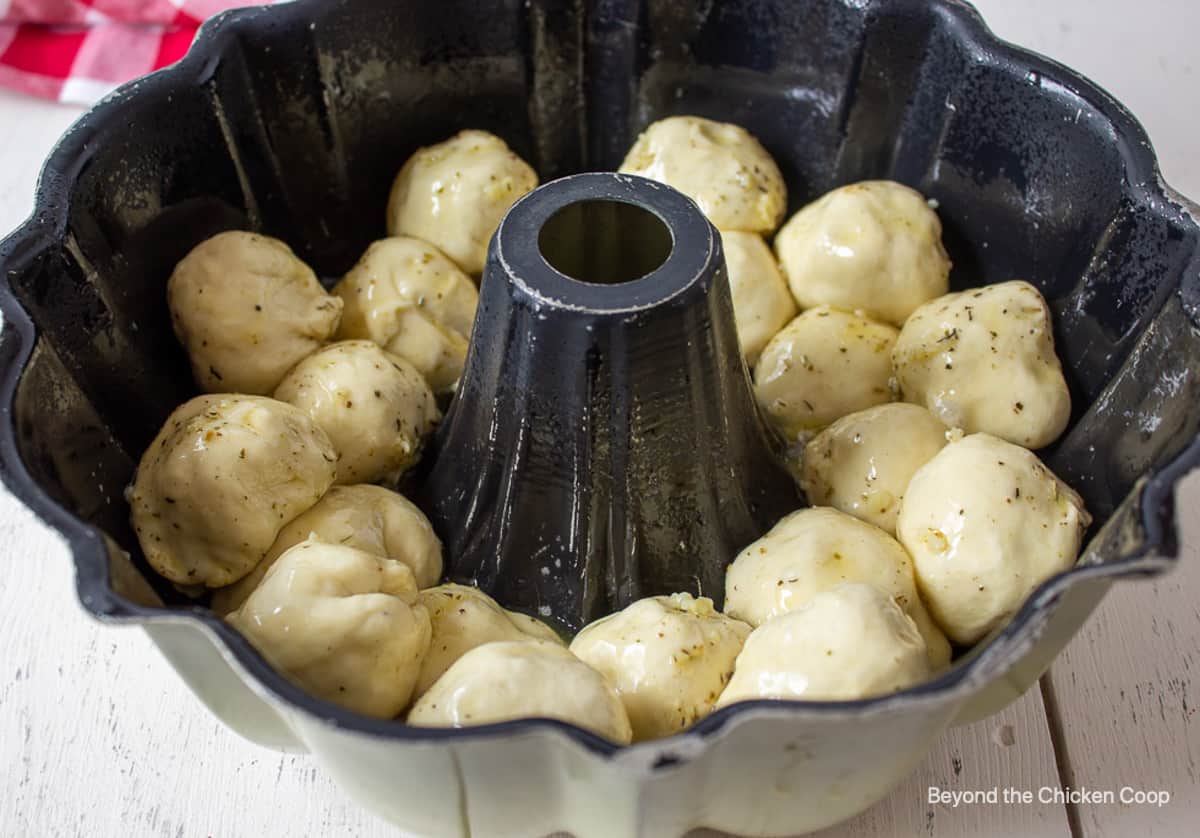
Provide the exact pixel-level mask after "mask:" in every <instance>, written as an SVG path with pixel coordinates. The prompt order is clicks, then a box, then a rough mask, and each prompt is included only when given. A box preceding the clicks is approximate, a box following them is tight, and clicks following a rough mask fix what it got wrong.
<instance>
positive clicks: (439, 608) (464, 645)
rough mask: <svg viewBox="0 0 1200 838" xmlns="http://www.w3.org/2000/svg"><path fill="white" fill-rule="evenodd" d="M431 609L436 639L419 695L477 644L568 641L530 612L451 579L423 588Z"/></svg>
mask: <svg viewBox="0 0 1200 838" xmlns="http://www.w3.org/2000/svg"><path fill="white" fill-rule="evenodd" d="M420 602H421V604H422V605H424V606H425V608H426V609H427V610H428V611H429V618H430V620H431V621H432V624H433V640H432V642H431V643H430V644H429V654H428V655H427V656H426V657H425V661H424V663H423V664H422V665H421V675H420V678H419V679H418V681H417V693H416V694H417V695H418V696H419V695H422V694H423V693H424V692H425V691H426V690H428V689H429V688H430V687H431V686H432V685H433V683H434V682H435V681H437V679H438V678H440V677H441V676H442V673H444V672H445V671H446V670H447V669H449V668H450V666H451V665H452V664H453V663H454V662H455V661H456V660H458V659H459V658H461V657H462V656H463V655H465V654H466V653H467V652H469V651H471V650H472V649H474V648H475V647H476V646H482V645H483V644H484V643H492V642H495V641H497V640H514V641H515V640H544V641H547V642H550V643H557V644H559V645H564V644H563V641H562V640H561V639H559V636H558V635H557V634H555V633H554V629H552V628H550V627H549V626H548V625H546V624H545V623H543V622H542V621H541V620H538V619H535V618H534V617H530V616H529V615H527V614H518V613H517V612H515V611H509V610H507V609H506V608H503V607H502V606H501V605H500V604H499V603H498V602H496V600H494V599H492V598H491V597H490V596H488V595H487V594H486V593H484V592H483V591H481V590H480V589H479V588H472V587H469V586H467V585H456V584H453V583H448V584H445V585H438V586H437V587H435V588H429V589H428V590H425V591H421V594H420Z"/></svg>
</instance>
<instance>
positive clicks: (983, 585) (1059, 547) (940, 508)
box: [896, 434, 1092, 644]
mask: <svg viewBox="0 0 1200 838" xmlns="http://www.w3.org/2000/svg"><path fill="white" fill-rule="evenodd" d="M1091 520H1092V519H1091V516H1090V515H1088V513H1087V510H1085V509H1084V506H1083V500H1082V499H1080V497H1079V495H1077V494H1075V492H1073V491H1071V489H1070V488H1069V487H1068V486H1067V485H1066V484H1065V483H1063V482H1062V481H1061V480H1059V479H1058V478H1057V477H1056V476H1055V475H1054V474H1053V473H1052V472H1051V471H1050V470H1049V469H1048V468H1046V467H1045V466H1044V465H1043V464H1042V462H1041V460H1039V459H1038V458H1037V457H1036V456H1035V455H1034V454H1032V453H1030V452H1029V451H1026V450H1025V449H1024V448H1021V447H1020V446H1018V445H1013V444H1012V443H1010V442H1005V441H1004V440H1002V439H998V438H996V437H994V436H989V435H988V434H973V435H971V436H968V437H964V438H963V439H961V440H959V441H958V442H951V443H950V444H949V445H947V446H946V447H945V448H943V449H942V450H941V451H940V452H939V453H938V454H937V455H936V456H935V457H934V458H933V459H932V460H930V461H929V462H928V463H926V464H925V465H924V466H923V467H922V468H921V469H920V470H919V471H918V472H917V473H916V475H915V476H914V477H913V479H912V482H911V483H909V484H908V491H907V492H906V493H905V495H904V504H903V505H902V506H901V507H900V519H899V521H898V523H897V525H896V531H897V533H898V534H899V537H900V541H901V542H902V543H903V544H904V546H905V548H906V549H907V550H908V552H909V553H910V554H911V555H912V559H913V566H914V568H915V569H916V574H917V584H918V585H919V586H920V588H921V594H922V596H924V598H925V601H926V602H927V603H928V604H929V610H930V611H932V612H933V616H934V618H935V619H936V620H937V621H938V624H939V625H940V626H941V627H942V629H943V630H944V631H945V632H946V634H948V635H950V637H951V639H953V640H954V641H955V642H957V643H962V644H968V643H974V642H975V641H977V640H979V639H980V638H982V637H983V636H984V635H986V634H987V633H988V632H990V631H991V630H992V629H994V628H996V627H997V626H999V625H1000V624H1001V623H1003V622H1004V621H1005V620H1007V619H1008V618H1009V617H1010V616H1012V615H1013V614H1014V613H1015V612H1016V611H1017V609H1018V608H1020V607H1021V604H1022V603H1024V602H1025V599H1026V598H1027V597H1028V596H1029V594H1030V593H1032V592H1033V589H1034V588H1036V587H1037V586H1038V585H1040V584H1041V583H1042V582H1044V581H1045V580H1047V579H1049V578H1050V577H1051V576H1053V575H1054V574H1056V573H1059V572H1061V571H1064V570H1066V569H1067V568H1069V567H1071V565H1073V564H1074V563H1075V558H1076V556H1078V554H1079V545H1080V543H1081V542H1082V540H1083V533H1084V531H1085V530H1086V529H1087V527H1088V524H1090V523H1091Z"/></svg>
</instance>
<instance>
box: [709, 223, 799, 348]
mask: <svg viewBox="0 0 1200 838" xmlns="http://www.w3.org/2000/svg"><path fill="white" fill-rule="evenodd" d="M721 242H722V244H723V245H724V249H725V265H726V268H727V269H728V271H729V293H730V296H732V297H733V317H734V320H735V321H736V322H737V331H738V343H739V344H740V345H741V348H742V354H743V355H744V356H746V363H748V364H750V366H751V367H753V366H754V362H755V361H757V360H758V356H759V355H760V354H762V350H763V347H764V346H766V345H767V341H769V340H770V339H771V338H772V337H774V336H775V333H776V332H778V331H779V330H780V329H782V328H783V327H784V326H786V325H787V324H788V322H789V321H790V320H791V319H792V318H793V317H795V316H796V301H795V300H793V299H792V292H791V291H789V290H788V287H787V283H786V282H784V280H783V275H782V274H781V273H779V266H778V265H776V264H775V257H774V256H772V255H771V249H770V248H768V247H767V244H766V242H764V241H763V239H762V236H760V235H758V234H756V233H738V232H722V233H721Z"/></svg>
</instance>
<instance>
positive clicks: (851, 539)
mask: <svg viewBox="0 0 1200 838" xmlns="http://www.w3.org/2000/svg"><path fill="white" fill-rule="evenodd" d="M844 582H869V583H871V584H872V585H875V586H876V587H878V588H879V589H880V590H882V591H884V592H886V593H887V594H888V595H889V596H891V597H892V598H893V599H895V600H896V602H897V603H899V605H900V607H901V608H903V609H904V611H905V612H906V613H907V614H908V615H909V616H910V617H912V618H913V621H914V622H915V623H916V624H917V628H918V629H919V630H920V632H921V635H922V636H923V637H924V638H925V643H926V645H927V646H928V647H929V662H930V664H931V665H932V666H934V667H935V668H940V667H942V666H945V665H946V664H947V663H949V661H950V644H949V643H948V642H947V641H946V638H945V637H944V636H943V635H942V632H941V631H940V630H939V629H938V627H937V626H936V625H935V624H934V622H933V620H932V619H931V618H930V616H929V612H927V611H926V610H925V606H924V604H923V603H922V602H921V598H920V597H919V596H918V595H917V584H916V580H915V579H914V577H913V566H912V561H911V560H910V559H909V557H908V554H907V553H905V552H904V548H903V547H901V546H900V543H899V542H898V541H896V539H894V538H892V537H891V536H890V535H888V534H887V533H885V532H884V531H883V530H881V529H879V528H878V527H874V526H871V525H870V524H868V523H866V522H865V521H860V520H858V519H857V518H855V517H853V516H851V515H847V514H846V513H844V512H839V511H837V510H836V509H829V508H827V507H813V508H810V509H801V510H799V511H797V512H793V513H792V514H791V515H788V516H787V517H786V518H784V519H783V520H782V521H780V522H779V523H778V524H776V525H775V526H774V527H772V528H771V530H770V531H769V532H768V533H767V534H766V535H764V536H763V537H762V538H760V539H759V540H758V541H756V542H754V543H753V544H751V545H750V546H749V547H747V548H746V549H745V550H743V551H742V552H741V553H739V554H738V557H737V558H736V559H735V560H734V562H733V564H731V565H730V566H729V569H728V570H727V571H726V575H725V613H726V614H728V615H729V616H731V617H736V618H738V619H739V620H745V621H746V622H747V623H749V624H750V625H752V626H760V625H762V624H763V623H765V622H767V621H768V620H771V619H774V618H776V617H778V616H779V615H780V614H786V613H788V612H789V611H794V610H796V609H797V608H800V607H802V606H803V605H805V604H806V603H807V602H809V601H810V600H811V599H812V598H813V597H815V596H816V595H817V594H819V593H821V592H822V591H828V590H830V589H832V588H835V587H837V586H838V585H840V584H842V583H844Z"/></svg>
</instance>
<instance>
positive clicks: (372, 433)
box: [275, 340, 441, 483]
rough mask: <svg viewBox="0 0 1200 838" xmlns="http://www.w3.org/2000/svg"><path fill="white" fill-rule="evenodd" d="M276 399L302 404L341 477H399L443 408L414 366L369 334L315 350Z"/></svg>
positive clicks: (369, 479)
mask: <svg viewBox="0 0 1200 838" xmlns="http://www.w3.org/2000/svg"><path fill="white" fill-rule="evenodd" d="M275 398H277V399H279V400H280V401H285V402H288V403H289V404H293V405H295V406H296V407H298V408H300V409H301V410H303V411H304V412H305V413H307V414H308V415H309V416H311V417H312V419H313V421H314V422H316V423H317V424H318V425H320V426H321V428H323V429H324V430H325V432H326V433H327V434H329V438H330V440H332V442H333V447H334V449H335V450H336V451H337V454H338V457H337V482H338V483H373V482H376V481H380V480H386V481H394V480H396V479H398V478H399V477H400V475H402V474H403V473H404V472H405V471H407V470H408V469H409V467H411V466H412V465H413V464H414V463H416V461H417V460H418V458H419V457H420V454H421V446H422V444H423V443H424V440H425V437H426V436H428V435H429V433H430V432H431V431H432V430H433V427H434V425H435V424H437V421H438V419H440V418H441V414H440V412H439V411H438V407H437V402H436V401H435V400H434V397H433V393H432V392H431V391H430V389H429V386H428V385H427V384H426V383H425V379H424V378H422V377H421V374H420V373H418V372H417V371H416V370H415V369H414V368H413V366H412V365H411V364H410V363H408V362H407V361H405V360H403V359H402V358H397V357H396V356H394V355H389V354H388V353H387V352H384V351H383V350H382V349H380V348H379V346H378V345H376V344H374V343H372V342H371V341H368V340H347V341H342V342H340V343H335V344H332V345H331V346H327V347H325V348H324V349H322V350H321V351H319V352H314V353H313V354H312V355H309V356H308V357H307V358H305V359H304V360H303V361H301V362H300V363H298V364H296V366H295V367H293V368H292V371H291V372H289V373H288V374H287V376H285V377H284V379H283V381H281V382H280V383H279V387H278V388H277V389H276V390H275Z"/></svg>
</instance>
